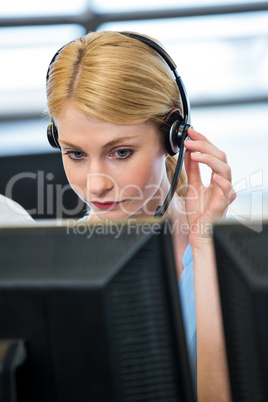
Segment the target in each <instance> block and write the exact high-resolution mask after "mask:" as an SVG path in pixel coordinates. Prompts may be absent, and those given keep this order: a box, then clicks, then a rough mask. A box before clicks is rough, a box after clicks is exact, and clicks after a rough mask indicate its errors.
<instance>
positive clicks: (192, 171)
mask: <svg viewBox="0 0 268 402" xmlns="http://www.w3.org/2000/svg"><path fill="white" fill-rule="evenodd" d="M184 167H185V170H186V173H187V178H188V184H190V185H193V186H194V185H198V186H200V185H201V183H202V181H201V175H200V169H199V164H198V162H194V161H193V160H192V158H191V152H189V151H186V152H185V156H184Z"/></svg>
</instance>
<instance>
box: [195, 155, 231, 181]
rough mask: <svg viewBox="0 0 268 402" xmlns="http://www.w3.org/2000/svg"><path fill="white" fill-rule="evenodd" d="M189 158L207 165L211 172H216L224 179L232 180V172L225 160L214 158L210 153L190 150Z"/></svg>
mask: <svg viewBox="0 0 268 402" xmlns="http://www.w3.org/2000/svg"><path fill="white" fill-rule="evenodd" d="M191 159H192V160H193V161H195V162H199V163H202V164H205V165H207V166H209V167H210V168H211V169H212V170H213V172H215V173H218V174H219V175H220V176H222V177H224V178H225V179H227V180H229V182H231V180H232V173H231V168H230V166H229V165H227V163H226V162H223V161H222V160H220V159H218V158H216V157H215V156H213V155H210V154H202V153H199V152H191Z"/></svg>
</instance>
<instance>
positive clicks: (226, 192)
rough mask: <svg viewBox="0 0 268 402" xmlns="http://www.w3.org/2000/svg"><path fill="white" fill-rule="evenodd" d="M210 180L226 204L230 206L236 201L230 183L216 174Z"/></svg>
mask: <svg viewBox="0 0 268 402" xmlns="http://www.w3.org/2000/svg"><path fill="white" fill-rule="evenodd" d="M212 179H213V181H214V183H216V184H217V186H218V187H219V188H220V189H221V191H222V194H223V196H224V198H225V200H226V201H227V204H228V205H230V204H231V203H232V202H233V201H234V200H235V199H236V192H235V190H234V188H233V186H232V183H230V181H229V180H226V179H225V178H224V177H222V176H220V175H218V174H216V173H215V174H214V175H213V176H212Z"/></svg>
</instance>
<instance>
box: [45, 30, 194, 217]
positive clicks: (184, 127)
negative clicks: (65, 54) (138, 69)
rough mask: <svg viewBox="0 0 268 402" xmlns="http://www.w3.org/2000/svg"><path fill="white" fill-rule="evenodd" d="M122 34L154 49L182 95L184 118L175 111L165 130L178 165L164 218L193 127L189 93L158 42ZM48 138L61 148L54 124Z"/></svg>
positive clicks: (159, 209)
mask: <svg viewBox="0 0 268 402" xmlns="http://www.w3.org/2000/svg"><path fill="white" fill-rule="evenodd" d="M120 34H122V35H124V36H128V37H130V38H133V39H137V40H139V41H141V42H143V43H145V44H147V45H148V46H150V47H151V48H152V49H154V50H155V51H156V52H157V53H158V54H159V55H160V56H161V57H162V58H163V59H164V60H165V61H166V63H167V64H168V66H169V68H170V69H171V71H172V72H173V74H174V76H175V81H176V84H177V87H178V89H179V92H180V95H181V100H182V106H183V116H182V115H181V114H180V113H179V112H178V111H175V112H173V113H171V115H170V116H169V118H168V121H167V122H166V129H165V146H166V150H167V152H168V153H169V155H171V156H173V155H176V154H178V160H177V165H176V168H175V172H174V176H173V179H172V182H171V186H170V189H169V192H168V194H167V196H166V198H165V200H164V203H163V204H162V205H160V206H158V207H157V209H156V212H155V215H154V216H155V217H162V216H163V215H164V213H165V212H166V210H167V208H168V206H169V204H170V202H171V200H172V197H173V195H174V193H175V191H176V187H177V185H178V181H179V178H180V174H181V170H182V166H183V159H184V154H185V146H184V140H185V139H187V131H188V128H189V127H191V116H190V102H189V99H188V96H187V92H186V89H185V86H184V84H183V81H182V78H181V77H180V76H179V74H178V72H177V66H176V64H175V63H174V61H173V60H172V59H171V57H170V56H169V55H168V53H167V52H166V51H165V50H164V49H163V48H162V47H161V46H159V45H158V44H157V43H156V42H154V41H152V40H150V39H149V38H146V37H145V36H142V35H138V34H134V33H129V32H120ZM63 47H64V46H63ZM63 47H61V48H60V49H59V50H58V51H57V53H56V54H55V55H54V56H53V58H52V60H51V62H50V64H49V67H48V71H47V76H46V81H48V78H49V71H50V67H51V65H52V64H53V63H54V61H55V59H56V58H57V56H58V54H59V52H60V51H61V49H62V48H63ZM47 138H48V141H49V143H50V145H51V146H52V147H53V148H60V145H59V142H58V130H57V127H56V125H55V123H54V122H53V120H52V121H51V123H50V124H49V126H48V128H47Z"/></svg>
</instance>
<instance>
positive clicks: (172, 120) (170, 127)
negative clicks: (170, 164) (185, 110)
mask: <svg viewBox="0 0 268 402" xmlns="http://www.w3.org/2000/svg"><path fill="white" fill-rule="evenodd" d="M182 122H183V117H182V115H181V113H180V110H179V109H178V108H173V109H172V111H171V112H170V113H169V115H168V119H167V121H166V124H165V128H164V135H165V147H166V151H167V153H168V154H169V155H171V156H173V155H175V154H177V153H178V152H179V150H180V141H179V138H180V137H179V133H180V129H181V124H182Z"/></svg>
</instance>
